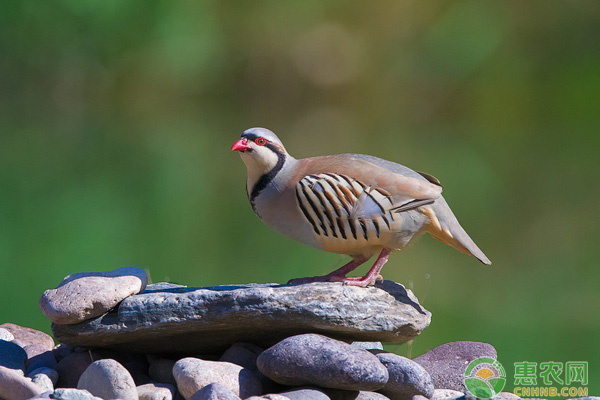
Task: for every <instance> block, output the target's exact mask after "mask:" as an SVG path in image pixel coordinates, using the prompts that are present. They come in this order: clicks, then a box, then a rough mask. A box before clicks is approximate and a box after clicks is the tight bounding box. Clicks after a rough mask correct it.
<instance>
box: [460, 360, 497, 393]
mask: <svg viewBox="0 0 600 400" xmlns="http://www.w3.org/2000/svg"><path fill="white" fill-rule="evenodd" d="M505 384H506V372H505V371H504V367H503V366H502V364H500V363H499V362H498V361H497V360H494V359H493V358H489V357H481V358H478V359H476V360H473V361H471V363H470V364H469V365H467V369H466V370H465V386H466V387H467V389H468V390H469V392H471V393H472V394H474V395H475V396H477V397H480V398H482V399H491V398H492V397H494V396H496V395H497V394H498V393H499V392H501V391H502V389H503V388H504V385H505Z"/></svg>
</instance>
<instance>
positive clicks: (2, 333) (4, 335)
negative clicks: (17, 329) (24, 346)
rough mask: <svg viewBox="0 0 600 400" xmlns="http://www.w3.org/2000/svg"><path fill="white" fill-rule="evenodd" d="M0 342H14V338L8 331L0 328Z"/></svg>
mask: <svg viewBox="0 0 600 400" xmlns="http://www.w3.org/2000/svg"><path fill="white" fill-rule="evenodd" d="M0 340H6V341H7V342H10V341H13V340H15V337H14V336H13V334H12V333H10V331H9V330H8V329H4V328H0Z"/></svg>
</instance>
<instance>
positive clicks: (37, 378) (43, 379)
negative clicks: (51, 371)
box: [31, 374, 54, 392]
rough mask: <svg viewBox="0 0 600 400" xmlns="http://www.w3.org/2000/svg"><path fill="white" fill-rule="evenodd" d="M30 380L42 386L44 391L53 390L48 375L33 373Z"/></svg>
mask: <svg viewBox="0 0 600 400" xmlns="http://www.w3.org/2000/svg"><path fill="white" fill-rule="evenodd" d="M31 382H33V383H35V384H36V385H38V386H39V387H40V388H42V389H43V391H44V392H53V391H54V384H53V383H52V381H51V380H50V378H49V377H48V375H45V374H37V375H34V376H32V377H31Z"/></svg>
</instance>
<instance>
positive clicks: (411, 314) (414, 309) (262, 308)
mask: <svg viewBox="0 0 600 400" xmlns="http://www.w3.org/2000/svg"><path fill="white" fill-rule="evenodd" d="M430 321H431V314H430V313H429V311H427V310H425V309H424V308H423V307H422V306H421V305H420V304H419V303H418V300H417V298H416V297H415V296H414V295H413V293H412V292H411V291H410V290H407V289H405V288H404V286H402V285H400V284H398V283H395V282H392V281H384V282H382V283H377V285H376V286H373V287H368V288H360V287H353V286H344V285H342V284H341V283H338V282H315V283H308V284H299V285H279V284H246V285H228V286H216V287H207V288H192V287H186V286H181V285H174V284H168V283H157V284H153V285H148V287H147V288H146V290H145V291H144V292H142V293H140V294H137V295H133V296H130V297H128V298H126V299H125V300H123V301H122V302H121V303H120V304H119V306H118V307H116V308H115V309H113V310H112V311H110V312H109V313H107V314H105V315H102V316H99V317H97V318H94V319H91V320H87V321H83V322H80V323H77V324H69V325H62V324H61V325H59V324H53V325H52V331H53V333H54V336H55V338H56V339H57V340H58V341H59V342H61V343H66V344H68V345H70V346H85V347H108V348H113V349H116V350H126V351H137V352H160V353H179V354H190V353H194V352H196V353H205V352H210V353H218V352H223V351H224V350H226V349H227V348H228V347H229V346H231V345H232V344H234V343H236V342H251V343H255V344H257V345H260V346H264V347H269V346H271V345H273V344H275V343H277V342H278V341H280V340H282V339H284V338H286V337H289V336H292V335H297V334H302V333H321V334H323V335H326V336H329V337H332V338H336V339H340V340H345V341H368V342H379V341H381V342H405V341H407V340H409V339H412V338H414V337H415V336H417V335H419V334H420V333H421V332H422V331H423V330H424V329H425V328H426V327H427V326H429V323H430Z"/></svg>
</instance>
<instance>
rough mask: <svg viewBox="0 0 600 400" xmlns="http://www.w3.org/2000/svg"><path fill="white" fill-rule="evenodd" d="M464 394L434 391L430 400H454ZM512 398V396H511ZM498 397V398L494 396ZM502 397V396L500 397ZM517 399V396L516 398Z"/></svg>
mask: <svg viewBox="0 0 600 400" xmlns="http://www.w3.org/2000/svg"><path fill="white" fill-rule="evenodd" d="M464 395H465V394H464V393H462V392H459V391H457V390H452V389H435V390H434V391H433V396H432V397H431V399H430V400H456V399H460V398H461V397H463V396H464ZM513 396H514V395H513ZM496 397H498V396H496ZM500 397H502V396H500ZM516 398H517V399H518V398H519V397H518V396H517V397H516Z"/></svg>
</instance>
